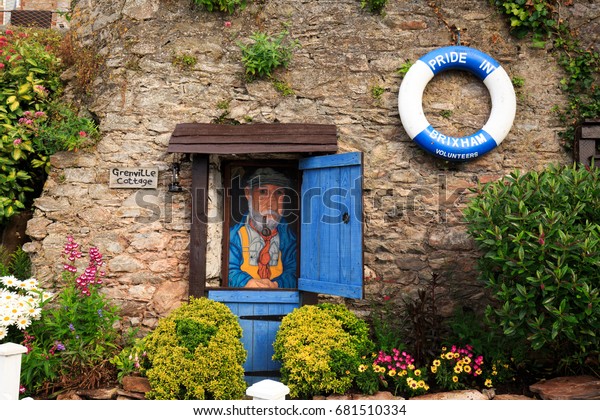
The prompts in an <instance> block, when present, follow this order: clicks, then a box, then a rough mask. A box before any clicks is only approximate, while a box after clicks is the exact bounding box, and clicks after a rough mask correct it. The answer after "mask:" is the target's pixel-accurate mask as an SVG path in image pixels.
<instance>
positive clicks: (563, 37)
mask: <svg viewBox="0 0 600 420" xmlns="http://www.w3.org/2000/svg"><path fill="white" fill-rule="evenodd" d="M491 1H492V3H493V4H494V5H496V6H497V7H498V10H499V11H500V12H501V13H503V14H505V15H506V16H507V17H508V18H509V19H510V25H511V31H512V33H513V34H515V35H516V36H518V37H524V36H526V35H528V34H531V35H532V37H533V45H534V46H535V47H539V48H545V47H546V46H547V45H552V46H553V49H554V51H556V52H557V55H558V62H559V64H560V65H561V66H562V68H563V69H564V71H565V77H564V78H563V79H562V80H561V88H562V89H563V90H564V91H565V93H566V94H567V95H568V98H569V103H568V105H567V106H566V107H564V108H563V109H562V110H561V109H558V108H556V111H558V115H559V117H560V119H561V121H562V123H563V124H564V125H565V130H564V131H563V132H562V133H561V137H562V138H563V140H564V142H565V147H566V148H571V146H572V141H573V139H574V135H575V129H576V127H577V126H578V125H579V124H580V123H581V122H582V121H583V120H584V119H586V118H598V117H600V86H598V74H599V72H600V54H598V52H597V51H594V49H593V48H591V47H585V46H582V44H581V42H580V41H579V40H578V39H577V38H576V37H575V35H573V32H572V31H571V30H570V29H569V26H568V22H566V21H565V20H564V19H563V18H562V17H561V15H560V13H559V11H560V8H561V7H564V6H566V5H563V4H562V3H563V2H562V1H560V0H491Z"/></svg>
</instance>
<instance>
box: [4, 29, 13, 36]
mask: <svg viewBox="0 0 600 420" xmlns="http://www.w3.org/2000/svg"><path fill="white" fill-rule="evenodd" d="M5 34H6V35H12V34H14V32H13V31H11V30H10V29H7V30H6V32H5Z"/></svg>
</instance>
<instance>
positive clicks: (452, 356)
mask: <svg viewBox="0 0 600 420" xmlns="http://www.w3.org/2000/svg"><path fill="white" fill-rule="evenodd" d="M446 359H448V360H452V359H454V353H452V352H451V351H449V352H448V353H446Z"/></svg>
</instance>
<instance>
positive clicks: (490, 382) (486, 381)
mask: <svg viewBox="0 0 600 420" xmlns="http://www.w3.org/2000/svg"><path fill="white" fill-rule="evenodd" d="M484 385H485V386H487V387H488V388H491V387H492V380H491V379H486V380H485V383H484Z"/></svg>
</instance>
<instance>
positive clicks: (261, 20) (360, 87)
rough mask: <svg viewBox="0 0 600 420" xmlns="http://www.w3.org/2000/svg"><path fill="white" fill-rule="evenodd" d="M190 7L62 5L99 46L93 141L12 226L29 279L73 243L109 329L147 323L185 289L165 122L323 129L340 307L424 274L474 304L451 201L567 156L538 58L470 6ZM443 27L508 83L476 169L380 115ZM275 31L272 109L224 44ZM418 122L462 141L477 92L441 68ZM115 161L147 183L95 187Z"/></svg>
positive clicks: (478, 101)
mask: <svg viewBox="0 0 600 420" xmlns="http://www.w3.org/2000/svg"><path fill="white" fill-rule="evenodd" d="M190 3H191V2H189V1H188V0H169V1H167V0H164V1H158V0H115V1H111V2H107V1H105V0H80V1H79V2H78V4H77V9H76V13H75V16H74V19H73V20H72V22H71V23H72V29H73V31H75V34H76V36H77V39H78V41H79V42H80V43H81V45H86V46H92V45H93V46H97V47H98V52H99V54H100V56H101V57H102V60H103V62H104V67H103V69H102V71H101V72H100V74H99V75H98V77H97V78H96V80H95V81H94V83H93V94H92V95H91V96H90V97H89V98H87V99H86V106H87V108H88V109H89V111H90V112H91V113H92V114H93V115H94V116H95V117H97V118H98V120H99V121H100V129H101V134H102V135H101V140H100V142H99V143H98V145H97V146H96V147H95V148H93V149H92V150H87V151H78V152H76V153H61V154H58V155H56V156H54V157H53V160H52V163H53V169H52V172H51V174H50V176H49V179H48V181H47V183H46V186H45V188H44V192H43V195H42V197H40V198H39V199H38V200H37V201H36V210H35V215H34V217H33V219H32V220H31V221H30V222H29V225H28V234H29V235H30V237H31V239H32V242H31V243H29V244H27V246H26V249H27V251H28V252H30V254H31V256H32V258H33V261H34V265H35V270H36V275H37V276H38V277H39V278H42V279H46V280H48V279H50V278H52V277H53V276H57V273H58V272H59V271H60V267H61V264H60V262H61V261H60V252H61V249H62V245H63V244H64V241H65V237H66V235H67V234H69V233H70V234H73V235H74V237H75V238H76V239H77V240H78V241H79V242H81V243H83V244H84V246H85V247H86V249H87V247H88V246H89V245H96V246H98V247H99V248H100V250H101V251H102V252H103V253H104V255H105V256H106V258H107V260H108V281H107V283H106V286H105V291H106V293H107V294H108V296H110V297H112V298H114V299H116V300H117V301H118V302H119V303H120V304H121V305H122V306H123V314H124V325H123V327H128V326H130V325H131V326H140V327H142V329H148V328H153V327H154V326H155V325H156V322H157V319H158V318H159V317H161V316H164V315H165V314H167V313H168V312H169V311H170V310H172V309H173V308H174V307H176V306H177V305H179V304H180V303H181V302H182V301H184V300H185V299H186V298H187V289H188V283H187V282H188V261H189V250H188V246H189V242H190V237H189V228H190V225H189V221H190V212H191V210H190V206H191V203H190V196H189V194H187V193H183V194H170V193H168V192H167V186H168V183H169V182H170V174H169V172H168V167H169V165H170V163H171V161H172V158H173V157H172V156H170V155H169V154H167V152H166V149H167V145H168V140H169V136H170V133H171V132H172V130H173V129H174V127H175V125H176V124H177V123H184V122H212V121H214V120H218V119H223V118H228V119H230V120H235V121H237V122H239V123H248V122H249V121H252V122H257V123H258V122H260V123H274V122H279V123H291V122H305V123H326V124H336V125H337V127H338V133H339V146H340V150H341V151H347V150H359V151H363V152H364V163H365V168H364V170H365V183H364V186H365V191H364V193H365V211H366V218H367V223H366V226H365V240H364V253H365V265H366V267H365V284H366V293H367V299H366V300H364V301H362V302H354V301H351V302H348V303H349V304H351V305H352V306H353V307H354V308H355V309H356V310H357V311H360V310H361V308H363V307H364V308H366V307H367V303H368V302H369V301H372V300H379V299H381V297H382V296H383V295H391V296H392V297H393V298H398V299H399V298H400V297H401V296H403V295H405V294H408V295H413V296H414V295H415V293H416V292H417V290H418V289H419V288H422V287H427V285H428V284H429V283H430V282H431V280H432V278H433V277H434V275H435V276H438V281H439V283H440V286H439V288H438V295H439V296H441V297H442V298H443V305H442V307H441V309H442V312H443V313H445V314H449V313H450V312H451V311H452V308H453V307H454V306H456V305H464V306H468V307H472V308H475V309H477V308H479V307H480V306H481V304H482V303H483V297H484V291H483V289H482V287H481V284H480V283H478V281H477V278H476V277H477V273H476V269H475V260H476V256H477V252H476V250H475V249H474V244H473V242H472V240H471V239H470V238H469V236H468V235H467V234H466V230H465V225H464V223H463V221H462V220H461V217H460V209H461V208H463V206H464V204H465V202H466V200H467V199H468V197H469V192H468V189H469V188H470V187H473V186H475V185H476V184H477V182H487V181H492V180H495V179H498V178H499V177H501V176H503V175H505V174H507V173H509V172H510V171H512V170H513V169H515V168H518V169H520V170H522V171H527V170H532V169H539V168H542V167H543V166H545V165H547V164H548V163H551V162H570V161H571V157H570V155H569V154H567V153H566V152H565V151H564V150H563V149H562V147H561V146H560V142H559V139H558V136H557V132H558V131H560V130H561V127H560V125H559V121H558V119H557V117H556V115H555V113H554V112H553V111H552V109H553V107H554V106H556V105H558V106H562V105H563V104H564V103H565V97H564V96H563V95H562V93H561V91H560V89H559V80H560V78H561V77H562V74H561V71H560V69H559V68H558V66H557V64H556V62H555V59H554V57H553V56H552V54H550V53H549V52H548V51H546V50H543V49H534V48H532V47H531V45H530V42H529V41H528V40H526V39H525V40H517V39H515V38H513V37H511V36H510V35H509V34H508V26H507V23H506V20H505V19H504V18H503V17H501V16H500V15H499V14H498V13H497V12H496V11H495V10H494V9H493V8H492V7H491V6H490V5H489V2H488V1H487V0H446V1H438V2H437V4H438V7H437V8H436V7H433V6H432V5H433V4H435V3H436V2H429V5H428V2H422V1H408V0H390V2H389V3H388V6H387V7H386V14H385V16H376V15H372V14H370V13H368V12H366V11H363V10H361V9H360V2H359V1H358V0H331V1H327V0H320V1H316V0H312V1H308V0H280V1H272V0H267V1H264V2H258V4H249V5H248V7H247V8H246V9H245V10H244V11H242V12H238V13H236V14H235V15H233V16H228V15H224V14H220V13H208V12H206V11H203V10H200V9H197V8H193V7H192V6H191V5H190ZM249 3H251V2H249ZM581 3H582V4H578V5H577V7H578V8H579V9H578V10H579V12H578V13H579V14H578V16H579V17H580V18H581V19H580V21H581V22H582V23H581V30H582V31H588V32H589V33H591V34H597V33H598V31H597V29H598V24H597V20H596V21H594V20H593V19H589V21H588V17H589V16H591V15H593V13H596V15H597V14H598V6H597V5H594V4H593V3H591V2H590V3H586V2H581ZM586 16H588V17H586ZM226 22H231V25H230V26H229V24H227V25H226V24H225V23H226ZM590 25H595V26H594V27H590ZM452 26H455V27H458V28H461V36H460V39H461V42H462V43H463V44H466V45H470V46H472V47H474V48H477V49H480V50H482V51H484V52H486V53H488V54H489V55H491V56H492V57H494V58H496V59H497V60H498V61H499V62H500V63H501V64H502V66H503V67H504V68H505V69H506V70H507V72H508V74H509V76H511V77H518V78H522V79H523V80H524V87H523V88H521V89H518V91H517V96H518V105H517V115H516V119H515V122H514V126H513V128H512V130H511V132H510V134H509V135H508V137H507V138H506V139H505V140H504V142H503V143H502V144H501V146H500V147H498V148H496V149H495V150H493V151H492V152H490V153H489V154H487V155H485V156H484V157H482V158H480V159H478V160H475V161H473V162H469V163H459V164H451V163H447V162H444V161H442V160H439V159H436V158H433V157H431V156H428V155H426V154H425V153H424V152H423V151H421V150H420V149H419V148H418V147H417V146H416V145H415V144H414V143H413V142H412V141H411V140H410V138H409V137H408V136H407V135H406V133H405V132H404V130H403V128H402V125H401V123H400V119H399V116H398V110H397V94H398V88H399V84H400V82H401V77H400V76H399V75H398V73H397V72H396V70H397V69H398V68H399V67H400V66H401V65H402V64H403V63H405V62H406V61H407V60H410V61H415V60H416V59H418V58H419V57H420V56H422V55H423V54H425V53H427V52H429V51H430V50H432V49H435V48H438V47H441V46H446V45H451V44H452V43H453V35H454V34H453V32H452V31H451V30H450V27H452ZM283 28H288V29H289V31H290V34H291V36H292V37H293V38H295V39H297V40H298V41H299V42H300V44H301V48H299V49H298V50H297V51H296V52H295V54H294V58H293V61H292V63H291V65H290V66H289V69H288V70H283V71H280V72H278V73H277V74H276V75H275V77H276V78H278V79H279V80H282V81H285V82H287V83H288V84H289V86H290V87H291V88H292V89H293V91H294V94H293V95H289V96H283V95H282V94H281V93H279V92H278V91H277V90H276V89H275V88H274V86H273V84H272V83H271V82H270V81H255V82H251V83H248V82H246V81H245V79H244V76H243V67H242V65H241V61H240V58H241V53H240V49H239V47H238V46H237V45H236V42H237V41H247V40H248V37H249V36H250V35H251V34H252V33H253V32H255V31H258V30H261V31H266V32H269V33H271V34H275V33H278V32H279V31H281V30H282V29H283ZM594 28H595V30H594ZM594 42H597V39H595V40H594ZM182 54H188V55H193V56H195V57H196V58H197V59H198V62H197V64H196V65H195V66H193V68H191V69H181V68H179V67H177V66H175V65H174V64H173V59H174V57H176V56H180V55H182ZM70 77H73V75H72V74H70V73H67V74H65V78H66V79H69V78H70ZM373 87H382V88H384V93H383V95H382V96H381V97H380V98H375V97H374V96H373V95H372V93H371V92H372V88H373ZM224 104H227V106H224ZM224 108H226V109H224ZM424 109H425V112H426V115H427V117H428V119H429V121H430V122H431V123H432V124H433V125H434V126H435V127H437V128H439V129H441V130H442V131H444V132H445V133H446V134H450V135H466V134H468V133H470V132H474V131H477V130H478V129H479V128H480V127H481V126H483V124H484V123H485V121H486V119H487V117H488V114H489V110H490V104H489V96H488V93H487V90H486V89H485V87H484V86H483V84H482V83H481V82H479V81H478V80H477V79H475V78H474V77H471V76H469V75H467V74H464V73H462V72H461V73H456V74H455V73H454V72H450V73H447V74H443V75H440V76H438V77H436V78H434V80H433V81H432V82H431V83H430V84H429V85H428V86H427V88H426V91H425V97H424ZM219 165H220V159H219V157H215V156H213V157H212V158H211V180H210V184H211V186H212V187H213V189H212V191H211V193H210V194H211V200H210V201H209V204H210V209H209V212H211V214H217V215H218V212H219V211H220V208H221V207H220V206H221V204H222V203H221V202H220V197H219V196H218V194H216V187H217V186H219V185H220V182H221V179H220V172H219ZM115 166H119V167H125V166H158V167H159V168H160V170H161V173H160V177H159V188H158V189H157V190H154V191H150V192H145V193H142V192H139V191H135V190H119V189H110V188H109V186H108V173H109V169H110V168H111V167H115ZM190 176H191V175H190V163H189V162H184V163H183V166H182V179H183V181H182V183H183V185H184V187H186V188H189V186H190ZM209 232H210V237H209V255H208V258H207V262H208V267H207V268H208V269H207V272H208V273H209V274H210V275H211V277H217V276H218V273H219V264H220V246H221V242H220V225H219V224H218V223H214V224H211V226H210V228H209ZM213 282H214V280H213Z"/></svg>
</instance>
